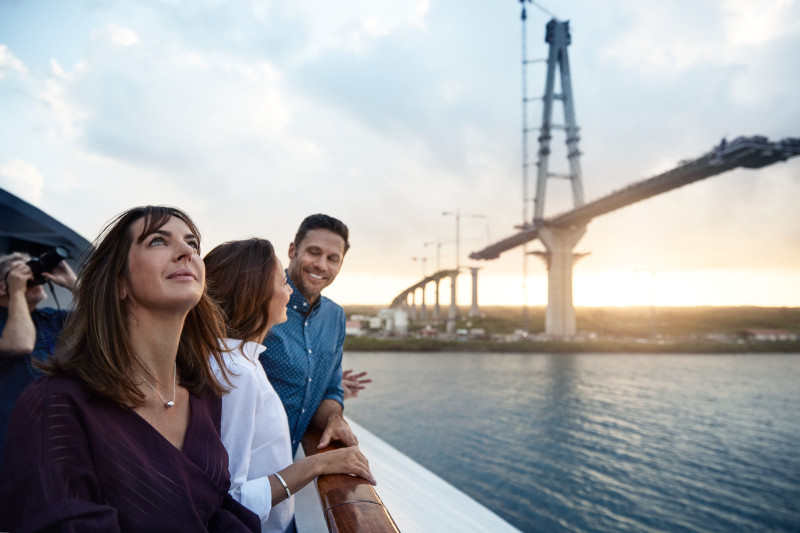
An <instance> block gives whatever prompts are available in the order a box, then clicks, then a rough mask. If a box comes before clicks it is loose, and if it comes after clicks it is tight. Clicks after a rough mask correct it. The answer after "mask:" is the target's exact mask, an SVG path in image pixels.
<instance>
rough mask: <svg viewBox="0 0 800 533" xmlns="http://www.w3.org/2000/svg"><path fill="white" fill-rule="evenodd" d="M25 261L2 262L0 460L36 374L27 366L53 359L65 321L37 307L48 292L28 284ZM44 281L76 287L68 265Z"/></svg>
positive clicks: (18, 256)
mask: <svg viewBox="0 0 800 533" xmlns="http://www.w3.org/2000/svg"><path fill="white" fill-rule="evenodd" d="M29 260H30V256H28V255H27V254H24V253H20V252H14V253H12V254H8V255H4V256H2V257H0V461H2V453H3V448H4V447H5V442H6V431H7V429H8V419H9V417H10V416H11V411H12V410H13V408H14V404H15V403H16V401H17V397H18V396H19V395H20V393H21V392H22V389H24V388H25V387H26V386H27V385H28V384H29V383H30V382H32V381H33V380H34V379H36V377H38V376H39V375H40V374H39V372H38V371H37V370H36V369H35V368H34V367H33V366H32V365H31V363H32V361H33V360H36V359H39V360H41V359H45V358H46V357H49V356H50V355H52V353H53V349H54V348H55V344H56V341H57V340H58V336H59V335H60V334H61V328H62V326H63V325H64V318H65V317H66V311H61V310H56V309H51V308H42V309H37V308H36V306H37V305H38V304H39V303H40V302H42V301H43V300H44V299H45V298H47V293H46V292H45V290H44V285H42V284H41V283H35V284H29V283H28V282H29V281H31V280H33V279H34V275H33V272H32V271H31V268H30V267H29V266H28V264H27V262H28V261H29ZM42 277H44V278H45V279H48V280H50V281H52V282H54V283H56V284H58V285H61V286H62V287H66V288H67V289H70V290H72V289H73V287H74V286H75V273H74V272H73V271H72V269H71V268H70V267H69V265H68V264H67V263H66V261H61V263H59V264H58V266H56V268H54V269H53V271H52V272H44V273H42Z"/></svg>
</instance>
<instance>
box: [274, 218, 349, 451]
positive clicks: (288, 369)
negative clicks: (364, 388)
mask: <svg viewBox="0 0 800 533" xmlns="http://www.w3.org/2000/svg"><path fill="white" fill-rule="evenodd" d="M348 238H349V231H348V229H347V226H345V225H344V223H342V222H341V221H340V220H337V219H335V218H333V217H330V216H328V215H322V214H317V215H311V216H309V217H307V218H306V219H305V220H303V222H302V223H301V224H300V228H299V229H298V230H297V234H296V235H295V238H294V242H292V243H291V244H289V267H288V268H287V270H286V272H287V277H288V278H289V283H290V284H291V285H292V290H293V291H294V292H293V293H292V296H291V298H290V300H289V305H288V307H287V312H286V316H287V320H286V322H284V323H283V324H278V325H276V326H273V327H272V329H271V330H270V332H269V334H268V335H267V337H266V338H265V339H264V345H265V346H266V347H267V349H266V350H265V351H264V352H262V354H261V355H260V357H259V359H260V361H261V364H262V365H263V366H264V370H265V371H266V373H267V377H268V378H269V381H270V383H271V384H272V386H273V387H274V388H275V391H276V392H277V393H278V396H280V398H281V401H282V402H283V406H284V408H285V409H286V414H287V416H288V418H289V431H290V432H291V436H292V453H295V452H296V451H297V448H298V446H299V444H300V439H301V438H302V437H303V434H305V432H306V429H307V428H308V426H309V425H312V424H313V425H314V426H315V427H317V428H318V429H319V430H320V431H321V432H322V438H321V439H320V443H319V448H324V447H326V446H328V445H329V444H330V443H331V441H334V440H338V441H341V442H342V443H344V444H345V445H346V446H354V445H356V444H357V440H356V437H355V435H354V434H353V432H352V431H351V430H350V426H348V425H347V422H345V420H344V417H343V415H342V404H343V400H344V395H343V389H342V352H343V347H344V338H345V313H344V310H343V309H342V308H341V307H340V306H339V305H338V304H336V303H335V302H333V301H332V300H330V299H328V298H326V297H325V296H322V295H321V293H322V289H324V288H325V287H327V286H328V285H330V284H331V283H333V280H334V279H336V275H337V274H338V273H339V269H340V268H341V266H342V261H343V260H344V255H345V253H347V250H348V249H349V248H350V242H349V241H348Z"/></svg>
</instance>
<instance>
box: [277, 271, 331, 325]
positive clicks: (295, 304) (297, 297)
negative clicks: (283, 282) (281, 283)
mask: <svg viewBox="0 0 800 533" xmlns="http://www.w3.org/2000/svg"><path fill="white" fill-rule="evenodd" d="M286 279H287V280H288V281H289V285H291V287H292V295H291V296H290V297H289V309H294V310H295V311H297V312H298V313H303V314H306V315H307V314H308V313H309V312H310V311H311V310H313V309H316V308H317V307H319V306H320V304H322V300H323V298H324V296H322V295H321V294H320V295H319V298H317V301H316V303H315V304H314V305H313V306H309V305H308V300H306V297H305V296H303V295H302V294H301V293H300V291H299V290H297V286H296V285H295V284H294V282H293V281H292V278H290V277H289V271H288V270H287V271H286Z"/></svg>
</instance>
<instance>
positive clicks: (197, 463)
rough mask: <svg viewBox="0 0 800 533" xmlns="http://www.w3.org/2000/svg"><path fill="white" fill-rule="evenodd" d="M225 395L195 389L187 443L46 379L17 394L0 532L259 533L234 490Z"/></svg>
mask: <svg viewBox="0 0 800 533" xmlns="http://www.w3.org/2000/svg"><path fill="white" fill-rule="evenodd" d="M221 405H222V400H221V399H220V398H218V397H216V396H214V395H213V394H210V393H209V394H205V395H202V396H191V416H190V419H189V425H188V427H187V428H186V437H185V439H184V444H183V450H178V449H177V448H175V446H173V445H172V444H171V443H170V442H169V441H168V440H166V439H165V438H164V437H163V436H162V435H161V434H160V433H159V432H158V431H156V429H155V428H153V426H151V425H150V424H149V423H148V422H146V421H145V420H144V419H143V418H142V417H140V416H139V415H138V414H136V413H135V412H134V411H132V410H130V409H126V408H123V407H120V406H119V405H117V404H116V403H114V402H111V401H109V400H107V399H104V398H100V397H98V396H96V395H94V394H92V393H91V392H89V391H88V390H86V389H84V388H83V387H82V386H81V385H79V384H78V382H76V381H74V380H72V379H68V378H64V377H44V378H42V379H39V380H38V381H35V382H34V383H32V384H31V385H29V386H28V387H27V388H26V389H25V390H24V392H23V393H22V395H21V396H20V397H19V399H18V401H17V403H16V406H15V408H14V412H13V414H12V415H11V423H10V427H9V433H8V441H7V443H6V448H5V456H4V460H3V466H2V470H1V471H0V531H9V530H10V531H42V530H47V531H74V532H94V531H97V532H100V531H103V532H106V531H137V532H138V531H170V532H181V531H186V532H196V531H206V530H208V531H215V532H216V531H220V532H221V531H225V532H239V531H251V530H252V531H260V523H259V519H258V516H257V515H255V514H254V513H252V512H250V511H249V510H248V509H246V508H244V507H242V506H241V505H240V504H238V503H237V502H235V501H234V500H233V499H232V498H231V497H230V496H229V495H228V492H227V491H228V488H229V487H230V475H229V473H228V454H227V453H226V452H225V448H224V447H223V445H222V442H221V441H220V438H219V427H220V416H221Z"/></svg>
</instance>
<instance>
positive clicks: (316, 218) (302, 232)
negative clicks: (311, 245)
mask: <svg viewBox="0 0 800 533" xmlns="http://www.w3.org/2000/svg"><path fill="white" fill-rule="evenodd" d="M312 229H326V230H328V231H332V232H334V233H335V234H337V235H338V236H340V237H341V238H342V239H344V253H347V250H349V249H350V241H349V240H348V239H349V237H350V231H349V230H348V229H347V226H346V225H345V223H344V222H342V221H341V220H339V219H338V218H333V217H332V216H328V215H323V214H321V213H317V214H316V215H309V216H307V217H306V218H305V220H303V222H301V223H300V227H299V228H298V229H297V233H296V234H295V236H294V246H295V248H299V247H300V243H301V242H303V239H305V238H306V235H307V234H308V232H309V231H311V230H312Z"/></svg>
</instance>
